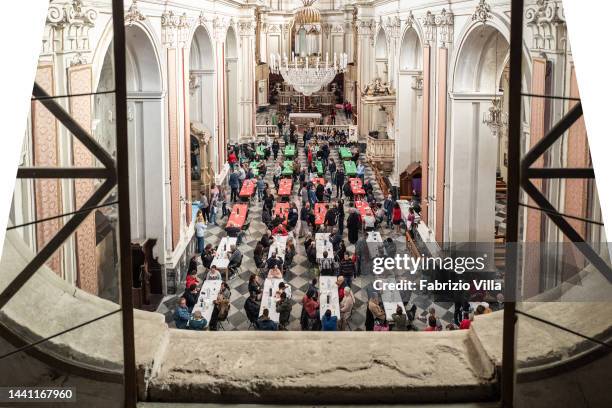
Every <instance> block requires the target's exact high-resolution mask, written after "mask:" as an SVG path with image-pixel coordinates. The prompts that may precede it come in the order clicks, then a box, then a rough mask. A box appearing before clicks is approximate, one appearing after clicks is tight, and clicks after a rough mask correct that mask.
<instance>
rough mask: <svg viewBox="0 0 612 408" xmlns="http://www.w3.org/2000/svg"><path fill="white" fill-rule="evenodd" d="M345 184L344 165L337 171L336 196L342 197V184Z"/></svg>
mask: <svg viewBox="0 0 612 408" xmlns="http://www.w3.org/2000/svg"><path fill="white" fill-rule="evenodd" d="M343 185H344V170H343V169H342V165H340V166H338V171H337V172H336V198H342V193H343V192H342V186H343Z"/></svg>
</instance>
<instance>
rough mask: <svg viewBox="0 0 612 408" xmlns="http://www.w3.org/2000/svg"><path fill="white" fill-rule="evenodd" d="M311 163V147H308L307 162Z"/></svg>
mask: <svg viewBox="0 0 612 408" xmlns="http://www.w3.org/2000/svg"><path fill="white" fill-rule="evenodd" d="M310 163H312V149H308V164H310Z"/></svg>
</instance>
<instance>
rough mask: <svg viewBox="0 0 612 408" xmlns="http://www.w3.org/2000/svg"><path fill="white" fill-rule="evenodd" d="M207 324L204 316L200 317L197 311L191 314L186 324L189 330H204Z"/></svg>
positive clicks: (200, 313) (200, 314)
mask: <svg viewBox="0 0 612 408" xmlns="http://www.w3.org/2000/svg"><path fill="white" fill-rule="evenodd" d="M207 324H208V322H207V321H206V319H205V318H204V316H202V312H200V311H199V310H198V311H196V312H195V313H194V314H193V316H192V317H191V319H189V322H188V323H187V328H188V329H189V330H204V328H205V327H206V325H207Z"/></svg>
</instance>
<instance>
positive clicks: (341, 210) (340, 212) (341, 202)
mask: <svg viewBox="0 0 612 408" xmlns="http://www.w3.org/2000/svg"><path fill="white" fill-rule="evenodd" d="M336 212H337V214H338V233H339V234H340V235H342V233H343V232H344V200H338V205H336Z"/></svg>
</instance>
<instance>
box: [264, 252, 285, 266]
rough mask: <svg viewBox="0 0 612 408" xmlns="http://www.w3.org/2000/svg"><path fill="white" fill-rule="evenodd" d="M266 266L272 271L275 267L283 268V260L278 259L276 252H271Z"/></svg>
mask: <svg viewBox="0 0 612 408" xmlns="http://www.w3.org/2000/svg"><path fill="white" fill-rule="evenodd" d="M266 266H267V267H268V269H272V268H274V267H275V266H277V267H278V268H281V267H282V266H283V260H282V259H280V258H279V257H278V255H277V253H276V252H273V253H272V255H271V256H270V258H268V260H267V261H266Z"/></svg>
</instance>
